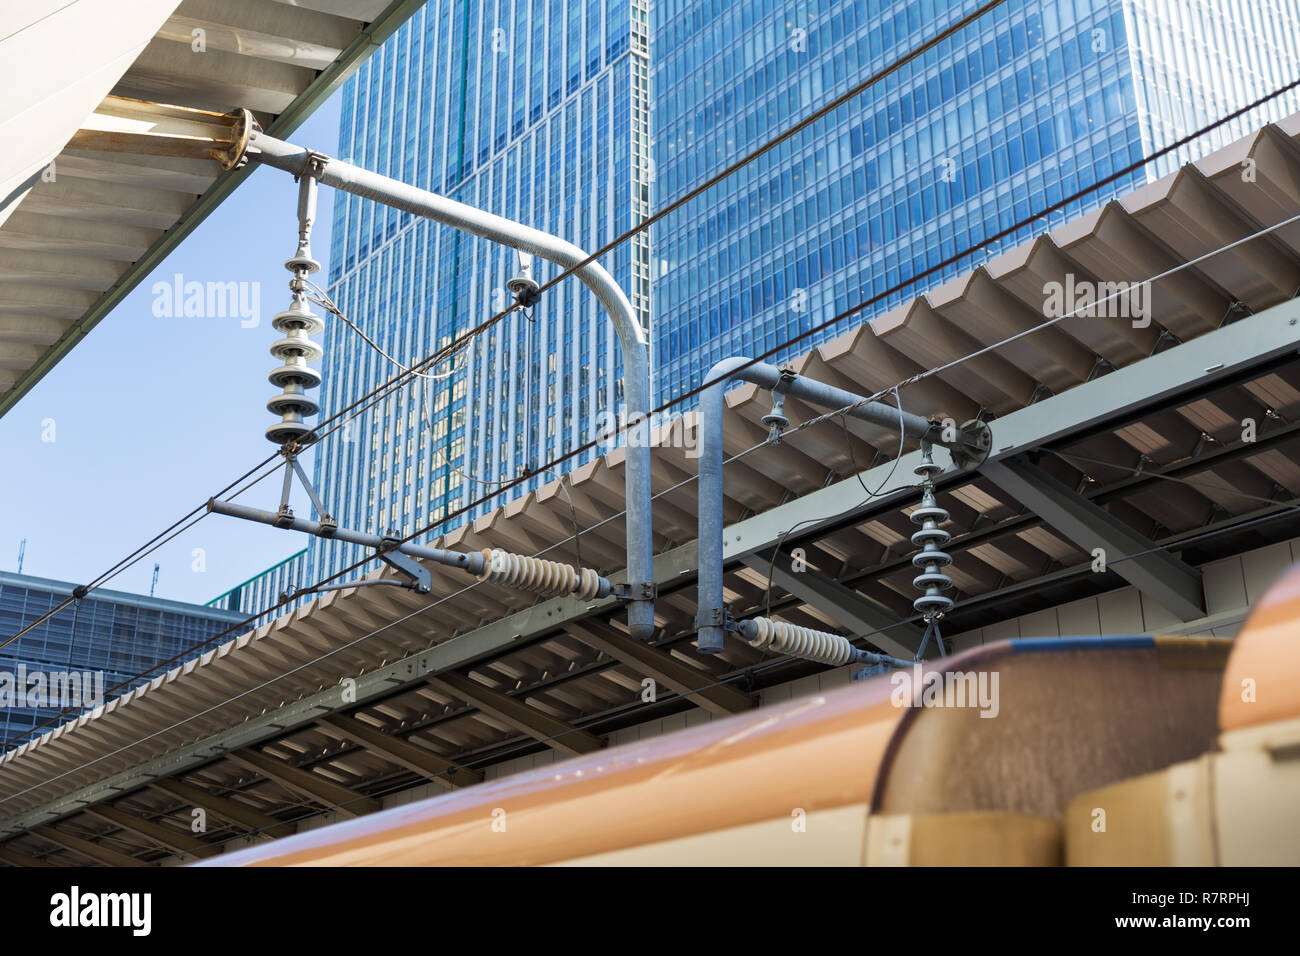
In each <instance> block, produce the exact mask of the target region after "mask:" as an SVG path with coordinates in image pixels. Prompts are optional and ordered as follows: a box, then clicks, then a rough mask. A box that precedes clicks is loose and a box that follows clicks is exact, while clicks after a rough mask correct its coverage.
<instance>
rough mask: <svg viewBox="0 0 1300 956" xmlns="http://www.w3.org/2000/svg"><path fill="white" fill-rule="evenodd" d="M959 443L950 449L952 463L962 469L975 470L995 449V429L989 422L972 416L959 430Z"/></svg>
mask: <svg viewBox="0 0 1300 956" xmlns="http://www.w3.org/2000/svg"><path fill="white" fill-rule="evenodd" d="M957 439H958V444H956V445H953V446H952V447H951V448H949V449H948V452H949V454H951V455H952V463H953V464H954V465H956V466H957V467H958V468H960V469H961V470H962V471H973V470H974V469H976V468H978V467H979V466H980V465H982V464H984V462H985V460H986V459H987V458H988V457H989V452H990V451H992V450H993V430H992V429H991V428H989V426H988V423H987V422H982V421H980V420H979V419H977V418H972V419H971V420H970V421H968V422H965V423H964V424H963V425H962V426H961V428H959V429H958V430H957Z"/></svg>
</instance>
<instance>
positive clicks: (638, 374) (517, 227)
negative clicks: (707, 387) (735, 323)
mask: <svg viewBox="0 0 1300 956" xmlns="http://www.w3.org/2000/svg"><path fill="white" fill-rule="evenodd" d="M245 156H246V157H247V158H248V159H249V160H251V161H254V162H258V163H262V164H264V165H266V166H274V167H276V168H277V169H283V170H285V171H287V172H290V173H293V174H294V175H295V176H311V177H314V178H315V180H316V181H317V182H319V183H321V184H322V185H325V186H333V187H334V188H335V189H341V190H343V191H344V192H349V193H352V194H353V195H356V196H361V197H363V198H366V199H373V200H374V201H376V202H379V203H382V204H384V205H386V206H392V207H394V208H396V209H403V210H405V211H406V212H409V213H413V214H415V215H417V216H424V217H425V218H427V219H432V220H434V221H435V222H440V223H443V224H444V225H447V226H451V227H453V228H455V229H460V230H463V231H465V232H468V233H472V234H473V235H476V236H480V237H482V238H484V239H488V240H491V241H493V242H499V243H501V244H502V245H506V246H510V247H512V248H514V249H520V250H523V251H524V252H528V253H532V254H533V255H535V256H538V257H540V258H542V259H547V260H549V261H550V262H554V263H556V264H557V265H559V266H562V267H563V268H566V269H569V268H574V269H575V271H574V275H575V276H577V277H578V279H580V280H581V281H582V282H583V284H584V285H586V286H587V288H589V289H591V291H592V293H593V294H594V295H595V296H596V298H597V299H599V300H600V302H601V304H602V305H604V307H605V311H606V312H608V313H609V318H610V321H611V322H612V323H613V325H614V330H615V332H616V333H617V334H618V339H619V344H620V346H621V348H622V352H623V369H624V395H625V396H626V401H627V404H628V420H629V421H630V422H633V423H634V424H633V426H632V428H633V429H634V430H635V433H634V434H631V435H629V436H628V447H627V464H626V465H625V468H626V492H625V494H626V498H627V576H628V581H627V584H628V587H627V588H625V589H623V590H622V592H621V595H620V596H621V597H622V598H623V599H624V600H625V601H626V602H627V619H628V631H629V632H630V633H631V635H632V636H633V637H635V638H637V639H638V640H643V641H644V640H649V639H650V638H651V637H652V636H653V634H654V568H653V566H652V561H653V557H654V545H653V540H652V537H651V535H652V533H653V527H652V523H651V486H650V447H649V446H650V442H649V422H648V416H649V413H650V352H649V347H648V345H647V343H646V337H645V332H644V331H643V330H642V329H641V325H640V323H638V322H637V320H636V315H635V313H634V312H633V311H632V304H631V303H630V302H629V301H628V298H627V295H625V294H624V292H623V290H622V289H621V288H620V287H619V285H618V283H617V282H615V281H614V277H613V276H611V275H610V274H609V272H608V271H607V270H606V269H605V268H604V267H603V266H602V265H600V264H599V263H598V262H586V259H587V253H585V252H583V251H582V250H581V249H579V248H578V247H577V246H575V245H574V244H573V243H571V242H567V241H565V240H564V239H561V238H559V237H558V236H553V235H550V234H549V233H546V232H542V231H541V230H539V229H534V228H532V227H531V226H525V225H523V224H522V223H517V222H513V221H511V220H509V219H506V218H504V217H502V216H497V215H493V214H492V213H488V212H484V211H483V210H481V209H475V208H474V207H472V206H467V205H465V204H464V203H459V202H456V201H455V200H453V199H448V198H447V197H446V196H439V195H438V194H437V193H433V192H429V191H428V190H425V189H419V188H417V187H415V186H410V185H407V184H406V183H403V182H399V181H398V180H396V179H390V178H389V177H387V176H381V175H379V174H378V173H372V172H370V171H369V170H365V169H361V168H360V167H358V166H353V165H351V164H350V163H344V162H341V161H339V160H337V159H333V158H331V157H328V156H322V155H321V154H320V153H315V152H312V151H310V150H307V149H303V148H302V147H300V146H294V145H293V144H291V143H286V142H284V141H283V140H279V139H276V138H275V137H273V136H267V135H266V134H265V133H263V132H262V131H261V130H259V129H256V128H254V129H253V130H252V131H251V132H250V133H249V135H248V145H247V149H246V152H245ZM582 263H586V264H585V265H583V264H582Z"/></svg>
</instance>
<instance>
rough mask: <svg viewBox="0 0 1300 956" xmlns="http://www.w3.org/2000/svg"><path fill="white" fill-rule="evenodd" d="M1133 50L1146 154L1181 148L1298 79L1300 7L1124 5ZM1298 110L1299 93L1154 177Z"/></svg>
mask: <svg viewBox="0 0 1300 956" xmlns="http://www.w3.org/2000/svg"><path fill="white" fill-rule="evenodd" d="M1124 15H1125V24H1126V27H1127V32H1128V36H1129V43H1128V50H1129V55H1130V63H1131V68H1132V70H1133V75H1134V77H1135V80H1136V82H1135V84H1134V89H1135V92H1136V94H1137V111H1138V120H1139V123H1140V125H1141V129H1142V146H1143V150H1144V152H1148V153H1149V152H1151V151H1153V150H1155V149H1158V148H1160V147H1163V146H1166V145H1168V144H1170V143H1173V142H1176V141H1178V140H1180V139H1182V138H1184V137H1186V136H1189V135H1190V134H1192V133H1194V132H1195V131H1196V130H1198V129H1200V128H1201V127H1203V126H1206V125H1208V124H1209V123H1212V122H1214V121H1215V120H1217V119H1219V118H1221V117H1224V116H1227V115H1228V114H1229V113H1232V112H1234V111H1236V110H1239V109H1241V108H1242V107H1244V106H1246V105H1247V104H1249V103H1253V102H1255V101H1256V100H1258V99H1260V98H1261V97H1263V96H1266V95H1267V94H1269V93H1271V92H1272V91H1273V90H1276V89H1278V88H1280V87H1282V86H1284V85H1286V84H1288V83H1293V82H1295V80H1296V79H1297V76H1296V72H1295V64H1296V63H1297V62H1300V2H1297V0H1272V2H1270V3H1267V4H1264V3H1259V2H1257V0H1126V2H1125V3H1124ZM1297 108H1300V91H1292V92H1290V93H1288V94H1286V95H1284V96H1282V97H1279V98H1278V99H1277V100H1275V101H1274V102H1273V103H1272V104H1270V105H1269V106H1268V107H1266V108H1264V109H1263V110H1260V111H1257V112H1253V113H1248V114H1244V115H1242V116H1239V117H1237V118H1236V119H1234V120H1232V121H1231V122H1229V123H1227V124H1225V125H1224V126H1223V127H1221V128H1220V129H1219V130H1217V131H1215V133H1213V134H1211V135H1208V136H1204V137H1201V138H1199V139H1196V140H1193V141H1192V142H1191V143H1189V144H1187V145H1186V146H1183V147H1181V148H1179V149H1177V150H1175V151H1174V152H1172V153H1170V154H1169V155H1168V156H1166V157H1164V158H1163V159H1161V160H1159V161H1158V162H1157V163H1155V164H1154V168H1153V170H1152V172H1153V173H1154V175H1157V176H1159V175H1164V174H1165V173H1168V172H1172V171H1173V170H1175V169H1177V168H1178V167H1179V166H1182V165H1183V164H1185V163H1189V162H1194V161H1195V160H1197V159H1199V158H1200V157H1202V156H1204V155H1205V154H1206V153H1209V152H1212V151H1213V150H1215V149H1217V148H1218V147H1219V146H1222V145H1223V144H1224V143H1225V142H1231V141H1232V140H1235V139H1238V138H1240V137H1242V136H1246V135H1248V134H1249V133H1251V132H1253V131H1254V130H1256V129H1258V128H1259V126H1260V125H1262V124H1263V123H1264V122H1266V121H1267V119H1268V118H1269V117H1279V116H1287V115H1289V114H1291V113H1293V112H1295V110H1296V109H1297Z"/></svg>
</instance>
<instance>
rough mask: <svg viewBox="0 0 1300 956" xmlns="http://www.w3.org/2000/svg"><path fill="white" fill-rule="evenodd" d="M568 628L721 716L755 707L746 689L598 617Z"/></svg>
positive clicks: (576, 634) (589, 642)
mask: <svg viewBox="0 0 1300 956" xmlns="http://www.w3.org/2000/svg"><path fill="white" fill-rule="evenodd" d="M565 630H567V631H568V632H569V633H570V634H572V635H573V636H574V637H576V638H577V639H578V640H580V641H582V643H584V644H587V645H590V646H591V647H594V648H596V649H597V650H600V651H604V652H605V653H606V654H608V655H609V656H610V657H613V658H614V659H615V660H618V661H621V662H622V663H624V664H625V665H627V666H628V667H630V668H632V669H633V670H635V671H637V672H639V673H641V674H644V675H645V676H647V677H651V678H653V679H654V680H656V681H658V682H660V683H661V684H664V685H665V686H667V687H669V688H670V689H671V690H673V691H675V692H676V693H678V694H681V695H682V696H683V697H687V698H689V699H690V700H691V702H692V703H694V704H696V705H698V706H700V707H702V708H704V709H705V710H707V711H708V712H709V713H711V714H714V715H716V716H718V717H728V716H730V715H731V714H742V713H744V712H745V711H747V710H752V709H753V707H754V698H753V697H751V696H750V695H749V694H746V693H745V692H744V691H742V690H738V689H737V688H735V687H733V686H731V685H730V684H718V683H717V682H716V680H715V679H714V678H713V677H711V676H710V675H709V674H708V673H706V672H705V671H701V670H698V669H697V668H694V667H691V666H690V665H689V664H686V663H683V662H682V661H679V660H678V659H677V658H675V657H673V656H672V654H670V653H668V652H667V651H661V650H659V648H657V647H653V646H651V645H650V644H645V643H642V642H641V641H634V640H632V639H631V638H630V637H628V636H627V635H625V634H621V633H619V632H618V631H616V630H614V629H613V628H612V627H609V626H608V625H605V624H602V623H599V622H598V621H596V620H594V619H589V620H585V621H580V622H576V623H573V624H570V625H569V626H568V627H567V628H565Z"/></svg>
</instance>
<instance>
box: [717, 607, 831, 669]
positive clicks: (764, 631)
mask: <svg viewBox="0 0 1300 956" xmlns="http://www.w3.org/2000/svg"><path fill="white" fill-rule="evenodd" d="M740 634H741V636H742V637H743V638H744V639H745V641H746V642H747V643H748V644H749V645H750V646H751V647H757V648H759V649H760V650H764V649H765V650H769V651H772V652H773V653H777V654H789V655H790V656H791V657H798V658H801V659H802V660H806V661H816V662H817V663H819V664H829V665H831V666H832V667H838V666H840V665H841V664H847V663H848V662H849V661H851V660H853V658H854V654H855V651H856V648H854V646H853V644H852V642H851V641H850V640H849V639H848V638H847V637H841V636H840V635H839V634H831V633H830V632H829V631H815V630H813V629H812V628H810V627H801V626H800V625H798V624H789V623H787V622H785V621H774V620H772V619H771V618H767V617H755V618H750V619H749V620H748V621H744V622H743V623H742V624H741V625H740Z"/></svg>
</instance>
